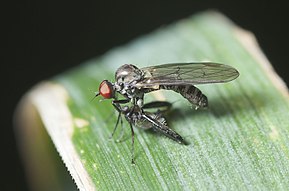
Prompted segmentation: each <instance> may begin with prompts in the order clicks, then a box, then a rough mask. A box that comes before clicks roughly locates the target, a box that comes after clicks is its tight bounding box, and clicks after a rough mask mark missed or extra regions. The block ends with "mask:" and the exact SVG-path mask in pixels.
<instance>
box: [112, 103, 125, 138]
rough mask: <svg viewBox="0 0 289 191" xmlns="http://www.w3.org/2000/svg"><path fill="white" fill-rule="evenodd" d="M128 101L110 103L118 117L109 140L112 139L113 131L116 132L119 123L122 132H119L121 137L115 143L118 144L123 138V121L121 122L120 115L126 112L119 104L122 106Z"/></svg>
mask: <svg viewBox="0 0 289 191" xmlns="http://www.w3.org/2000/svg"><path fill="white" fill-rule="evenodd" d="M128 102H129V100H113V101H112V105H113V106H114V108H115V109H116V110H117V111H118V117H117V121H116V124H115V126H114V129H113V132H112V134H111V136H110V139H111V138H112V137H113V135H114V133H115V131H116V128H117V126H118V124H119V122H120V123H121V127H122V131H121V135H120V137H119V138H118V140H117V142H120V139H121V138H122V136H123V121H122V116H121V114H123V113H125V112H126V110H125V109H123V108H122V107H121V106H120V103H122V104H124V103H128Z"/></svg>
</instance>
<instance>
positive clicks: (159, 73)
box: [136, 62, 239, 88]
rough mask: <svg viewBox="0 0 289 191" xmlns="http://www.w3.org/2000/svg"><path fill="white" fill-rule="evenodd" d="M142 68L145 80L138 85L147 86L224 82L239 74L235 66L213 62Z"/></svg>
mask: <svg viewBox="0 0 289 191" xmlns="http://www.w3.org/2000/svg"><path fill="white" fill-rule="evenodd" d="M141 70H143V72H144V80H142V81H141V82H139V83H138V84H137V85H136V86H138V87H145V88H150V87H154V86H156V85H195V84H208V83H222V82H228V81H231V80H234V79H235V78H237V77H238V76H239V72H238V71H237V70H236V69H235V68H233V67H231V66H227V65H224V64H217V63H212V62H200V63H175V64H164V65H158V66H151V67H145V68H141Z"/></svg>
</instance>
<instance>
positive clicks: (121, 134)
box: [116, 115, 124, 142]
mask: <svg viewBox="0 0 289 191" xmlns="http://www.w3.org/2000/svg"><path fill="white" fill-rule="evenodd" d="M120 126H121V132H120V134H119V136H118V138H117V140H116V142H121V139H122V137H123V132H124V130H123V129H124V128H123V121H122V116H121V115H120Z"/></svg>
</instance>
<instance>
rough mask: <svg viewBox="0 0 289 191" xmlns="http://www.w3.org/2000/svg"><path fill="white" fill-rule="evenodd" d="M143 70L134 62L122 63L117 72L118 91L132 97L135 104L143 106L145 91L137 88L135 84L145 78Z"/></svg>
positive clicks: (116, 84)
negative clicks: (133, 63)
mask: <svg viewBox="0 0 289 191" xmlns="http://www.w3.org/2000/svg"><path fill="white" fill-rule="evenodd" d="M143 77H144V74H143V71H142V70H140V69H139V68H137V67H136V66H134V65H132V64H125V65H122V66H121V67H119V68H118V69H117V71H116V72H115V81H116V82H115V87H116V91H117V92H118V93H120V94H121V95H123V96H124V97H126V98H128V99H131V100H132V101H133V102H135V104H137V105H139V106H142V104H143V103H142V102H143V97H144V93H143V92H142V91H140V90H139V89H138V88H136V86H135V84H137V83H138V82H139V81H141V80H143Z"/></svg>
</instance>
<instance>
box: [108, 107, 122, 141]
mask: <svg viewBox="0 0 289 191" xmlns="http://www.w3.org/2000/svg"><path fill="white" fill-rule="evenodd" d="M120 119H121V112H118V117H117V121H116V124H115V126H114V129H113V132H112V134H111V136H110V137H109V138H110V139H111V138H112V137H113V135H114V133H115V131H116V128H117V126H118V124H119V120H120ZM121 125H122V119H121Z"/></svg>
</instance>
